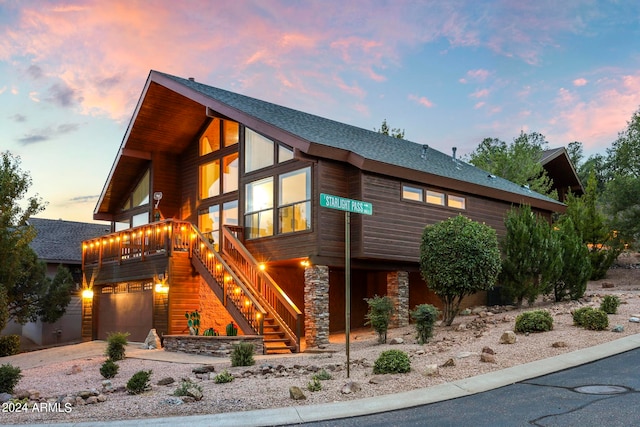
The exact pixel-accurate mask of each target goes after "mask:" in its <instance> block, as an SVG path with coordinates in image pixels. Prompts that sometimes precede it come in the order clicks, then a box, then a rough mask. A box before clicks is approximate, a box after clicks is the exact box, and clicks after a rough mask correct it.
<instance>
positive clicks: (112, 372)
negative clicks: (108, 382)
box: [100, 359, 120, 379]
mask: <svg viewBox="0 0 640 427" xmlns="http://www.w3.org/2000/svg"><path fill="white" fill-rule="evenodd" d="M118 369H120V367H119V366H118V364H117V363H116V362H114V361H113V360H112V359H107V360H105V361H104V363H103V364H102V366H100V375H102V376H103V377H105V378H107V379H109V378H113V377H115V376H116V375H117V374H118Z"/></svg>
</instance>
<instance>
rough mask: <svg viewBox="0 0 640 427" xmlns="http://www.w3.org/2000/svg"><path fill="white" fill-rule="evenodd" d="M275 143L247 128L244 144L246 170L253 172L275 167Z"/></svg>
mask: <svg viewBox="0 0 640 427" xmlns="http://www.w3.org/2000/svg"><path fill="white" fill-rule="evenodd" d="M273 144H274V143H273V141H271V140H270V139H267V138H265V137H264V136H262V135H260V134H259V133H256V132H254V131H252V130H251V129H249V128H246V131H245V144H244V170H245V172H253V171H255V170H258V169H262V168H265V167H267V166H271V165H273V154H274V150H273V147H274V145H273Z"/></svg>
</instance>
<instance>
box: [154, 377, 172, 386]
mask: <svg viewBox="0 0 640 427" xmlns="http://www.w3.org/2000/svg"><path fill="white" fill-rule="evenodd" d="M174 382H176V380H174V379H173V378H171V377H166V378H162V379H161V380H159V381H158V382H157V383H156V384H158V385H169V384H173V383H174Z"/></svg>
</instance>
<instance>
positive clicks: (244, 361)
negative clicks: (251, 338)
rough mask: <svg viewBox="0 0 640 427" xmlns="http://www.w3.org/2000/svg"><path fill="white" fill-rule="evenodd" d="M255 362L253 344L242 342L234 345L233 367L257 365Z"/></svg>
mask: <svg viewBox="0 0 640 427" xmlns="http://www.w3.org/2000/svg"><path fill="white" fill-rule="evenodd" d="M255 363H256V361H255V360H253V344H251V343H249V342H241V343H239V344H234V345H233V351H231V366H251V365H255Z"/></svg>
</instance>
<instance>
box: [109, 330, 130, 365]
mask: <svg viewBox="0 0 640 427" xmlns="http://www.w3.org/2000/svg"><path fill="white" fill-rule="evenodd" d="M128 336H129V332H110V333H109V335H107V353H106V355H107V357H108V358H109V359H111V360H113V361H114V362H115V361H118V360H122V359H124V350H125V346H126V345H127V337H128Z"/></svg>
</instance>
